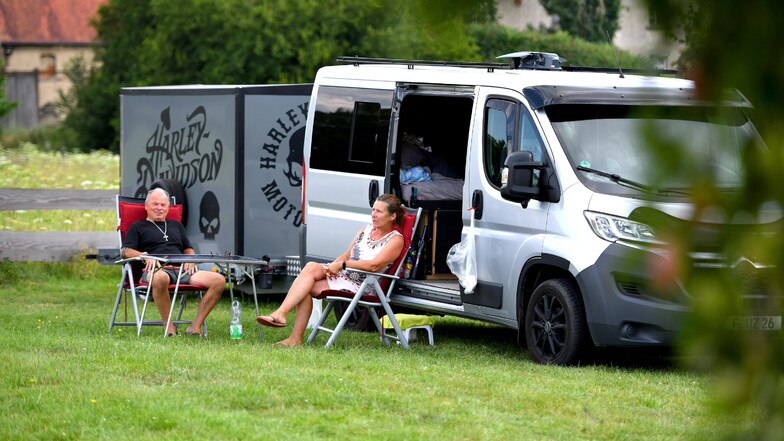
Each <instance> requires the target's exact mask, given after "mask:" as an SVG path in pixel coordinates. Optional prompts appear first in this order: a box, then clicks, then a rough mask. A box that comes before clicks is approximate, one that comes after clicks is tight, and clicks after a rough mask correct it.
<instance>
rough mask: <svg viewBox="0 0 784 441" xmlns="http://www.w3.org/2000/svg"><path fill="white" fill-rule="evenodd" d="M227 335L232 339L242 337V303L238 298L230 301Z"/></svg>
mask: <svg viewBox="0 0 784 441" xmlns="http://www.w3.org/2000/svg"><path fill="white" fill-rule="evenodd" d="M229 337H231V338H232V339H235V338H242V304H241V303H240V301H239V300H238V299H234V300H232V302H231V325H230V326H229Z"/></svg>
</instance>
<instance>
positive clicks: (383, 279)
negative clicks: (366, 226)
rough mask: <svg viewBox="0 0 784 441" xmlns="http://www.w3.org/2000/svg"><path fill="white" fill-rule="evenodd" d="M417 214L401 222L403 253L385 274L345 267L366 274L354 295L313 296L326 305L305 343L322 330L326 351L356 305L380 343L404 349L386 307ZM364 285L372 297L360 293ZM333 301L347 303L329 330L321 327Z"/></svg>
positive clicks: (403, 339) (405, 344)
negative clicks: (326, 337) (387, 323)
mask: <svg viewBox="0 0 784 441" xmlns="http://www.w3.org/2000/svg"><path fill="white" fill-rule="evenodd" d="M421 215H422V209H421V208H418V209H416V211H407V212H406V217H405V219H404V220H403V226H402V227H401V228H400V230H399V231H400V232H401V233H402V234H403V250H402V251H401V252H400V255H399V256H398V257H397V259H396V260H395V261H394V262H393V263H392V266H391V267H390V269H389V270H388V271H387V272H386V273H373V272H369V271H362V270H357V269H352V268H346V271H356V272H359V273H363V274H367V275H368V277H366V278H365V280H364V281H363V282H362V285H360V287H359V290H357V292H356V293H352V292H347V291H337V290H331V289H327V290H324V291H322V292H321V294H319V295H318V296H317V297H316V298H318V299H324V300H326V301H327V306H326V308H324V312H322V313H321V317H319V319H318V321H317V322H316V325H315V326H314V327H313V332H311V333H310V336H309V337H308V342H312V341H313V340H314V339H315V338H316V334H318V333H319V331H325V332H328V333H330V334H332V335H331V336H330V337H329V340H328V341H327V344H326V345H324V347H325V348H328V347H330V346H332V344H333V343H334V342H335V340H336V339H337V338H338V335H339V334H340V331H342V330H343V327H344V326H345V325H346V322H347V321H348V319H349V317H350V316H351V313H352V312H354V309H355V308H356V307H357V305H361V306H363V307H365V308H368V309H369V311H370V316H371V317H372V319H373V324H375V325H376V329H377V330H378V333H379V335H380V336H381V340H382V341H383V342H384V343H386V344H387V345H389V340H390V339H392V340H397V341H399V342H400V344H401V345H403V347H404V348H406V349H408V339H407V338H406V336H405V333H404V332H403V330H402V329H400V324H399V323H398V322H397V319H395V314H394V313H393V312H392V308H391V307H390V306H389V296H390V295H391V294H392V291H393V290H394V288H395V282H396V281H397V280H398V279H399V278H400V277H399V274H400V270H401V269H402V268H403V264H404V262H405V258H406V255H407V254H408V249H409V248H410V247H411V242H412V237H413V235H414V232H415V231H416V228H417V224H419V218H420V216H421ZM368 286H370V287H372V288H373V291H374V292H375V293H374V294H365V293H364V292H365V288H366V287H368ZM335 302H348V306H347V307H346V311H345V312H344V313H343V317H341V319H340V321H339V322H338V324H337V326H335V328H334V329H330V328H327V327H325V326H324V322H325V321H326V320H327V317H329V314H330V312H331V311H332V309H333V308H334V307H335ZM378 307H380V308H382V309H383V310H384V312H385V313H386V315H387V317H389V321H390V322H391V323H392V327H393V329H394V330H395V335H394V336H391V335H388V334H387V333H386V332H385V331H384V328H383V327H382V326H381V320H379V318H378V314H377V313H376V308H378Z"/></svg>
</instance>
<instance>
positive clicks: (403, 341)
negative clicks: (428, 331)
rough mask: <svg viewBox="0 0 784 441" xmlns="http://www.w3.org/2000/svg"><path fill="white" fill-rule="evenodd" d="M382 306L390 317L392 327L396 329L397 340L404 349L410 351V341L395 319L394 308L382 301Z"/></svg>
mask: <svg viewBox="0 0 784 441" xmlns="http://www.w3.org/2000/svg"><path fill="white" fill-rule="evenodd" d="M381 306H382V307H383V308H384V312H386V313H387V317H389V321H390V322H391V323H392V327H393V328H394V329H395V335H396V336H397V340H398V341H399V342H400V344H401V345H402V346H403V348H405V349H408V339H407V338H406V335H405V333H404V332H403V330H402V329H400V324H399V323H398V322H397V318H395V313H393V312H392V308H390V307H389V303H387V302H385V301H383V300H382V302H381Z"/></svg>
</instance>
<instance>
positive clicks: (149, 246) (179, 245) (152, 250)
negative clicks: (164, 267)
mask: <svg viewBox="0 0 784 441" xmlns="http://www.w3.org/2000/svg"><path fill="white" fill-rule="evenodd" d="M156 225H157V227H156ZM159 228H160V229H159ZM164 231H165V232H166V236H167V237H168V240H166V239H164V237H163V232H164ZM123 248H133V249H134V250H136V251H141V252H145V253H149V254H182V252H183V251H184V250H186V249H188V248H193V247H192V246H191V242H190V241H189V240H188V235H187V233H186V232H185V227H184V226H183V225H182V223H180V221H176V220H172V219H166V223H165V224H164V222H155V223H154V224H153V222H152V221H150V220H147V219H142V220H140V221H136V222H134V223H132V224H131V227H130V228H128V232H127V233H125V240H123Z"/></svg>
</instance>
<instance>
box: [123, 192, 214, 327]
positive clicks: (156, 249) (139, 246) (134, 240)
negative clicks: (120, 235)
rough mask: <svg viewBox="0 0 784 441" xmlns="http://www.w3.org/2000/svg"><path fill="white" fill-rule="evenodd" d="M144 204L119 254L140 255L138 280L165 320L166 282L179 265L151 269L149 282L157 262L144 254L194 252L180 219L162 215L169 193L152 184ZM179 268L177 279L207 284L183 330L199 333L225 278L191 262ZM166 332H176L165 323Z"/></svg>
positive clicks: (167, 306)
mask: <svg viewBox="0 0 784 441" xmlns="http://www.w3.org/2000/svg"><path fill="white" fill-rule="evenodd" d="M144 208H145V209H146V210H147V218H146V219H142V220H140V221H136V222H134V223H133V224H131V227H130V228H128V232H127V233H126V234H125V240H123V248H122V255H123V257H125V258H130V257H137V256H141V257H142V261H143V262H144V272H143V273H142V282H145V283H149V284H150V287H151V288H152V297H153V299H155V305H156V306H157V307H158V312H160V314H161V318H162V319H163V322H164V323H166V322H167V320H168V317H169V309H170V308H171V299H170V298H169V289H168V286H169V284H171V283H174V282H175V281H176V278H177V274H178V272H179V269H171V268H163V269H160V270H158V271H155V278H154V280H153V281H152V282H150V281H149V280H148V277H149V275H150V274H151V272H152V270H153V269H154V268H155V267H156V266H160V263H159V262H158V261H156V260H153V259H144V255H145V254H148V253H149V254H195V252H194V251H193V248H192V247H191V243H190V241H189V240H188V236H187V235H186V233H185V227H184V226H183V225H182V223H180V222H179V221H176V220H172V219H166V215H167V214H168V213H169V194H168V193H167V192H166V191H164V190H163V189H161V188H156V189H153V190H151V191H150V192H149V193H147V199H145V201H144ZM182 269H183V272H182V277H180V283H186V284H193V285H201V286H204V287H206V288H207V292H206V293H205V294H204V296H203V298H202V299H201V302H199V308H198V311H196V316H195V317H194V318H193V323H191V325H190V326H189V327H188V329H186V330H185V334H188V335H190V334H200V332H199V329H200V328H201V325H202V323H204V320H205V319H206V318H207V315H208V314H209V313H210V311H212V308H213V307H214V306H215V304H216V303H217V302H218V300H220V297H221V295H222V294H223V289H224V288H225V287H226V278H225V277H223V276H222V275H221V274H218V273H214V272H211V271H198V268H197V267H196V265H195V264H193V263H186V264H184V265H183V268H182ZM166 333H167V334H168V335H174V334H175V333H176V329H175V328H174V325H173V324H169V328H168V329H167V330H166Z"/></svg>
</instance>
